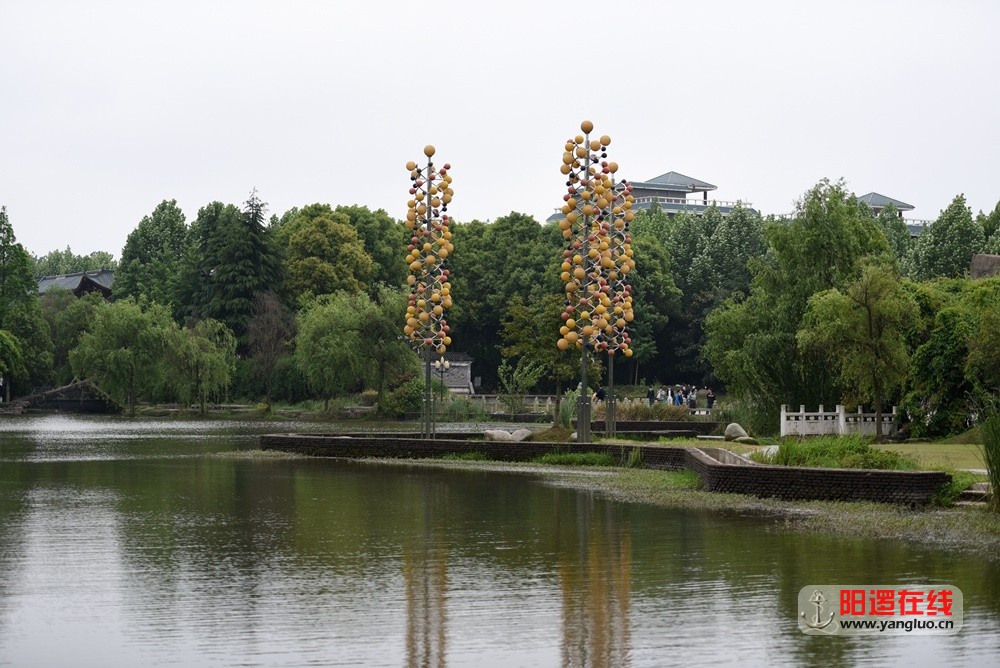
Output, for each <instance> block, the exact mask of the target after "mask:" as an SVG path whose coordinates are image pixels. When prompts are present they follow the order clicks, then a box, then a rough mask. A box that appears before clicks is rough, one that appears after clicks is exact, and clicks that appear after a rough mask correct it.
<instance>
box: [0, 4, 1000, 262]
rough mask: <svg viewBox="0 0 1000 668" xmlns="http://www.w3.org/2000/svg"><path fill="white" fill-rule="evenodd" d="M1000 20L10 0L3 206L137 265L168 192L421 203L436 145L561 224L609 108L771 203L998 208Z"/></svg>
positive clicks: (31, 224)
mask: <svg viewBox="0 0 1000 668" xmlns="http://www.w3.org/2000/svg"><path fill="white" fill-rule="evenodd" d="M998 29H1000V2H993V1H990V0H982V1H981V2H974V1H971V0H967V1H963V0H953V1H950V2H944V1H942V2H926V1H921V0H909V1H902V0H901V1H897V2H889V1H879V0H869V1H867V2H853V1H845V0H841V1H839V2H822V3H820V2H807V1H804V0H803V1H789V2H777V1H773V2H750V1H745V2H744V1H736V0H734V1H717V2H711V1H707V2H706V1H700V2H674V1H672V0H671V1H665V0H658V1H629V0H617V1H615V0H606V1H604V2H591V1H590V0H576V1H574V2H567V1H560V2H546V1H545V0H534V1H531V2H523V1H521V0H506V1H504V2H484V1H476V0H466V1H452V0H438V1H436V2H428V3H421V2H417V1H415V0H414V1H411V2H379V1H378V0H368V1H367V2H357V1H352V2H337V1H332V0H330V1H326V2H321V1H319V0H311V1H308V2H306V1H296V0H281V1H279V0H274V1H273V2H251V1H236V0H232V1H223V0H215V1H213V0H194V1H187V0H171V1H169V2H166V1H164V2H149V1H142V0H108V1H102V0H89V1H87V2H79V1H73V0H65V1H56V0H0V204H2V205H5V206H6V207H7V212H8V215H9V217H10V219H11V222H12V223H13V225H14V231H15V234H16V235H17V239H18V241H20V242H21V243H22V244H24V246H25V247H26V248H27V249H28V250H29V251H31V252H33V253H35V254H38V255H41V254H44V253H47V252H49V251H51V250H54V249H62V248H65V247H66V246H67V245H68V246H70V247H71V248H72V250H73V251H74V252H76V253H78V254H86V253H90V252H92V251H96V250H103V251H108V252H111V253H113V254H114V255H115V256H116V257H118V256H120V254H121V248H122V246H123V245H124V243H125V238H126V237H127V236H128V234H129V232H130V231H132V230H133V229H134V228H135V226H136V224H137V223H138V222H139V220H140V219H141V218H142V217H143V216H144V215H147V214H149V213H150V212H151V211H152V210H153V208H154V207H155V206H156V205H157V204H158V203H159V202H160V201H162V200H164V199H176V200H177V202H178V204H179V205H180V207H181V208H182V210H183V211H184V213H185V214H186V216H187V219H188V222H191V221H192V220H194V218H195V216H196V215H197V212H198V209H199V208H200V207H202V206H204V205H205V204H207V203H209V202H211V201H213V200H221V201H223V202H227V203H234V204H240V203H242V202H243V201H245V200H246V198H247V195H248V193H249V192H250V190H251V188H253V187H256V188H257V189H258V190H259V192H260V194H261V196H262V198H263V200H264V201H266V202H268V203H269V208H270V211H271V212H273V213H278V214H281V213H282V212H284V211H285V210H287V209H288V208H290V207H292V206H301V205H304V204H309V203H313V202H329V203H331V204H333V205H338V204H363V205H367V206H369V207H370V208H373V209H377V208H383V209H385V210H386V211H388V212H389V213H390V214H391V215H393V216H394V217H397V218H402V217H403V215H404V214H405V212H406V201H407V199H408V195H407V189H408V188H409V181H408V177H407V172H406V170H405V167H404V165H405V164H406V162H407V161H408V160H411V159H414V160H418V159H419V158H420V157H421V156H422V149H423V146H424V145H425V144H428V143H431V144H434V145H435V146H436V147H437V149H438V155H437V157H438V158H439V161H438V162H439V163H440V162H450V163H451V165H452V175H453V176H454V179H455V181H454V188H455V193H456V194H455V200H454V202H453V204H452V206H451V207H450V208H449V209H450V213H451V214H452V215H453V216H454V217H455V218H457V219H458V220H461V221H468V220H472V219H474V218H478V219H480V220H492V219H495V218H497V217H499V216H502V215H505V214H506V213H509V212H510V211H519V212H523V213H528V214H531V215H533V216H535V217H536V218H537V219H538V220H540V221H541V220H544V218H545V217H546V216H547V215H549V214H550V213H551V212H552V211H553V210H554V209H555V207H556V206H557V205H558V204H561V196H562V192H563V180H564V177H563V176H562V175H561V174H560V173H559V166H560V164H561V156H562V150H563V148H562V145H563V143H564V141H565V140H566V139H567V138H568V137H570V136H573V135H574V134H576V133H577V132H578V128H579V123H580V121H581V120H583V119H590V120H592V121H593V122H594V124H595V133H596V134H598V135H600V134H608V135H610V136H611V137H612V144H611V147H610V157H611V159H614V160H615V161H617V162H618V163H619V165H620V166H621V169H620V172H619V174H620V175H621V176H623V177H624V178H627V179H632V180H640V181H641V180H646V179H650V178H652V177H655V176H657V175H659V174H661V173H663V172H667V171H671V170H673V171H678V172H681V173H683V174H686V175H688V176H691V177H694V178H697V179H702V180H704V181H708V182H710V183H713V184H715V185H717V186H718V190H717V191H715V193H714V194H715V196H716V197H718V198H719V199H724V200H737V199H741V200H743V201H749V202H752V203H753V206H754V207H755V208H757V209H758V210H760V211H762V212H763V213H785V212H788V211H791V210H792V208H793V206H794V202H795V200H796V199H798V198H799V197H800V196H801V195H802V193H803V192H805V191H806V190H807V189H809V188H810V187H811V186H812V185H814V184H815V183H816V182H817V181H818V180H819V179H821V178H823V177H830V178H831V179H837V178H841V177H843V178H844V179H846V180H847V183H848V186H849V187H850V188H851V189H852V190H853V191H854V192H855V193H857V194H859V195H860V194H863V193H866V192H869V191H872V190H874V191H876V192H880V193H882V194H884V195H888V196H890V197H895V198H897V199H901V200H903V201H905V202H909V203H910V204H912V205H914V206H915V207H916V209H915V210H914V211H912V212H910V213H909V214H908V215H909V216H912V217H915V218H935V217H936V216H937V214H938V213H939V211H940V210H941V209H942V208H944V207H946V206H947V205H948V203H949V202H950V201H951V200H952V198H953V197H954V196H955V195H956V194H958V193H965V195H966V197H967V200H968V203H969V205H970V206H971V207H972V208H973V211H974V212H975V211H978V210H979V209H984V210H990V209H992V208H993V206H994V205H995V204H996V203H997V200H998V199H1000V178H998V177H1000V71H998V70H1000V67H998V66H1000V46H998V44H1000V42H998V41H997V37H996V35H997V34H998Z"/></svg>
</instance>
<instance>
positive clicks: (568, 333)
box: [556, 121, 635, 357]
mask: <svg viewBox="0 0 1000 668" xmlns="http://www.w3.org/2000/svg"><path fill="white" fill-rule="evenodd" d="M580 129H581V130H582V131H583V133H584V134H582V135H577V136H576V137H574V138H572V139H568V140H567V141H566V143H565V145H564V152H563V157H562V166H561V167H560V171H561V172H562V173H563V174H564V175H565V176H566V194H564V195H563V206H562V212H563V214H564V215H565V218H563V219H562V220H561V221H559V227H560V229H561V230H562V235H563V239H565V240H566V248H565V250H564V251H563V262H562V266H561V272H562V273H561V278H562V280H563V283H565V286H566V302H565V307H564V309H563V313H562V320H563V325H562V327H560V330H559V333H560V335H561V337H560V338H559V340H558V341H557V342H556V345H557V346H558V347H559V349H560V350H569V349H570V348H583V347H586V348H587V349H589V350H593V351H595V352H607V353H608V354H609V355H615V354H616V353H617V352H621V353H622V354H623V355H625V356H626V357H631V356H632V349H631V348H630V344H631V342H632V339H631V337H630V335H629V333H628V325H629V323H630V322H632V319H633V317H634V316H633V312H632V294H631V290H632V288H631V286H630V285H629V283H628V275H629V272H631V271H632V270H633V269H635V261H634V260H633V259H632V239H631V236H630V234H629V223H631V222H632V219H633V218H634V217H635V212H634V211H632V206H633V204H634V198H633V197H632V186H631V184H629V183H628V182H626V181H621V182H616V181H615V173H616V172H617V171H618V165H617V164H616V163H614V162H609V161H608V160H607V157H608V154H607V148H608V146H609V145H610V144H611V138H610V137H609V136H607V135H603V136H601V138H600V139H593V140H592V139H591V138H590V133H591V132H592V131H593V129H594V124H593V123H591V122H590V121H584V122H583V123H581V124H580Z"/></svg>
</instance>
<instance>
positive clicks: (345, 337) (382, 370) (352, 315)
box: [295, 288, 418, 405]
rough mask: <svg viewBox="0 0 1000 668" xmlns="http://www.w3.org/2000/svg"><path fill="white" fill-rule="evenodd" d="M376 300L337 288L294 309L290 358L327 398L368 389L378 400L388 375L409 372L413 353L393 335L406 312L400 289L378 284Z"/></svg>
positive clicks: (413, 359) (413, 357)
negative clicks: (297, 310)
mask: <svg viewBox="0 0 1000 668" xmlns="http://www.w3.org/2000/svg"><path fill="white" fill-rule="evenodd" d="M380 298H381V301H380V302H378V303H376V302H373V301H372V300H371V298H369V297H368V295H367V294H365V293H348V292H338V293H336V294H333V295H326V296H324V297H321V298H319V299H317V300H315V301H314V302H312V303H310V304H309V305H308V306H307V307H306V308H305V309H304V310H303V311H301V312H300V313H299V319H298V335H297V336H296V344H295V359H296V362H297V364H298V365H299V368H300V369H302V372H303V373H304V374H305V376H306V378H307V379H308V380H309V384H310V386H311V387H312V388H313V389H314V390H315V391H316V392H318V393H319V394H320V395H322V396H323V397H324V399H325V400H326V402H327V405H329V399H330V398H331V397H333V396H335V395H337V394H342V393H344V392H348V391H351V390H353V389H357V388H359V387H374V388H375V389H376V390H377V391H378V393H379V402H381V400H382V396H381V395H382V392H383V390H384V388H385V382H386V379H387V377H388V375H389V373H390V372H391V371H393V370H396V371H397V372H399V371H407V372H408V371H412V370H413V366H414V365H415V364H416V363H417V362H418V360H417V357H416V355H415V354H414V353H413V351H412V350H410V348H409V347H408V346H407V345H406V343H404V342H403V340H402V339H401V337H400V335H399V330H400V323H401V322H402V321H403V316H404V314H405V312H406V301H405V298H404V294H403V292H402V290H389V289H387V288H383V290H382V291H381V292H380Z"/></svg>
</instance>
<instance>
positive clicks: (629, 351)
mask: <svg viewBox="0 0 1000 668" xmlns="http://www.w3.org/2000/svg"><path fill="white" fill-rule="evenodd" d="M625 357H632V349H631V348H626V349H625Z"/></svg>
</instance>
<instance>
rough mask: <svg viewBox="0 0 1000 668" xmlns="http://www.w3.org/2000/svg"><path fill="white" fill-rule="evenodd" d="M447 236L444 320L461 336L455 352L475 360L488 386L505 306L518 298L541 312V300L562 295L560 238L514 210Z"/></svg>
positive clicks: (495, 362) (456, 229)
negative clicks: (449, 301)
mask: <svg viewBox="0 0 1000 668" xmlns="http://www.w3.org/2000/svg"><path fill="white" fill-rule="evenodd" d="M453 235H454V237H453V239H452V241H453V243H454V245H455V253H454V254H453V255H450V256H449V257H448V265H449V269H450V270H451V271H452V278H451V283H452V297H453V298H454V303H455V305H454V307H453V308H452V309H451V311H450V312H449V316H448V322H449V324H450V326H451V328H452V330H453V331H455V332H461V333H462V337H461V343H460V344H459V345H460V346H461V347H460V348H459V349H461V350H463V351H465V352H468V353H470V354H471V355H472V356H473V357H474V358H475V359H476V365H477V368H478V369H480V372H481V374H482V377H483V385H484V386H485V387H494V386H495V385H494V375H493V374H494V372H495V369H497V368H498V367H499V364H500V346H501V337H500V332H501V331H502V324H501V323H502V321H503V319H504V316H505V314H506V312H507V306H508V304H510V303H511V301H512V299H513V298H514V297H515V296H520V297H521V299H522V300H523V303H524V304H529V305H532V307H531V308H534V305H536V304H537V305H538V307H539V308H540V309H545V308H546V306H544V305H543V304H544V301H543V297H545V296H547V295H562V294H563V286H562V284H561V282H560V280H559V270H558V267H559V264H560V263H561V261H562V254H561V253H562V250H563V239H562V235H561V233H560V230H559V228H558V226H553V225H548V226H542V225H540V224H539V223H538V221H536V220H535V219H534V218H532V217H531V216H528V215H525V214H521V213H514V212H512V213H510V214H508V215H506V216H501V217H500V218H497V219H496V220H495V221H494V222H493V223H491V224H485V223H481V222H478V221H473V222H471V223H465V224H458V225H455V226H454V227H453ZM540 300H541V301H540ZM557 329H558V326H557ZM551 345H552V346H553V347H554V346H555V339H552V341H551Z"/></svg>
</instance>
